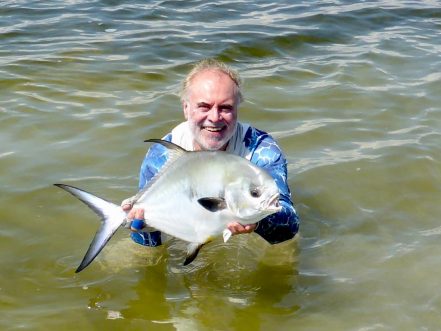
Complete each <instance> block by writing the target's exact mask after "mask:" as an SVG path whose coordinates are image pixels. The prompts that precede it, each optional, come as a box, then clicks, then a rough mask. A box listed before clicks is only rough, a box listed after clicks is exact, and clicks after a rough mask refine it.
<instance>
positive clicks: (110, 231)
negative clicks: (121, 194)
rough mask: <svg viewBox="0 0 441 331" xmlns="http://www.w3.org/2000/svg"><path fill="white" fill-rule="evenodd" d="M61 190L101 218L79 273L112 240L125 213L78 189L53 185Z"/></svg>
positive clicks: (78, 270) (112, 204) (114, 205)
mask: <svg viewBox="0 0 441 331" xmlns="http://www.w3.org/2000/svg"><path fill="white" fill-rule="evenodd" d="M54 185H55V186H58V187H59V188H62V189H63V190H66V191H67V192H69V193H70V194H72V195H73V196H75V197H76V198H78V199H79V200H81V201H82V202H83V203H85V204H86V205H87V206H89V208H90V209H92V210H93V211H94V212H95V213H96V214H97V215H98V216H100V217H101V225H100V227H99V229H98V231H97V232H96V234H95V237H94V238H93V240H92V242H91V244H90V246H89V249H88V250H87V252H86V255H85V256H84V258H83V260H82V261H81V264H80V265H79V267H78V268H77V270H76V271H75V272H80V271H81V270H83V269H84V268H86V267H87V266H88V265H89V264H90V263H91V262H92V261H93V260H94V259H95V257H96V256H97V255H98V254H99V253H100V252H101V250H102V249H103V248H104V246H105V245H106V244H107V242H108V241H109V240H110V238H112V236H113V235H114V233H115V232H116V230H118V228H119V227H120V226H121V225H122V224H123V223H124V220H125V217H126V213H125V212H124V211H123V210H122V209H121V207H120V206H118V205H116V204H114V203H112V202H109V201H106V200H104V199H101V198H99V197H97V196H95V195H93V194H91V193H88V192H86V191H83V190H80V189H79V188H76V187H73V186H70V185H64V184H54Z"/></svg>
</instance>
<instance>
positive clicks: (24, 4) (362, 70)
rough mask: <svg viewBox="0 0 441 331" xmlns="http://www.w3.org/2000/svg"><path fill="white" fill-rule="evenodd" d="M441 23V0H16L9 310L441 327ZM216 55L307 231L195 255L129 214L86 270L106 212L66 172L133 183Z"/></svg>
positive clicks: (168, 323) (0, 100)
mask: <svg viewBox="0 0 441 331" xmlns="http://www.w3.org/2000/svg"><path fill="white" fill-rule="evenodd" d="M440 26H441V16H440V5H439V3H438V2H436V1H430V0H427V1H407V2H397V1H377V2H361V1H360V2H348V1H326V2H311V1H303V2H292V1H279V2H274V1H272V2H271V1H258V2H252V1H247V0H246V1H241V2H237V1H236V2H231V1H220V2H217V3H207V2H205V1H199V0H196V1H187V2H185V1H162V0H155V1H149V2H140V1H136V0H135V1H131V2H126V3H119V2H115V1H104V0H94V1H88V2H86V1H82V0H78V1H68V2H63V3H61V2H54V1H45V2H41V1H31V0H29V1H3V2H2V3H1V5H0V39H1V43H0V54H1V56H0V91H1V92H0V141H1V144H0V170H1V173H2V176H1V180H0V207H1V208H0V224H1V226H0V262H1V264H2V268H1V271H0V279H1V282H0V309H1V311H2V312H3V313H4V315H5V316H7V318H3V319H2V320H1V321H0V329H2V330H16V329H30V330H40V329H41V330H47V329H50V328H53V329H63V330H73V329H74V330H78V329H84V330H101V329H106V330H107V329H110V330H113V329H115V330H125V329H130V330H131V329H133V330H138V329H155V330H156V329H161V330H162V329H167V330H168V329H170V330H176V329H179V330H188V329H191V330H212V329H216V330H230V329H237V330H250V329H271V330H291V329H293V328H295V329H296V330H325V329H326V330H412V331H413V330H423V329H424V330H437V329H439V325H440V324H441V319H440V317H439V311H440V309H441V300H440V295H439V294H438V293H437V291H434V284H437V282H438V274H440V273H441V270H440V265H441V264H440V263H439V259H438V257H437V254H436V252H437V251H438V250H439V239H440V235H441V231H440V227H439V220H438V215H440V213H441V209H440V204H439V196H440V191H441V176H440V171H439V170H440V168H441V159H440V155H441V148H440V144H439V141H440V138H441V131H440V123H441V122H440V121H441V119H440V114H441V112H440V107H439V105H440V104H441V100H440V98H441V89H440V86H441V84H440V80H441V75H440V73H439V68H440V67H441V58H440V54H441V49H440V43H439V28H440ZM210 56H214V57H217V58H219V59H222V60H225V61H227V62H228V63H230V64H232V65H233V66H234V67H235V68H237V69H239V71H240V72H241V73H242V75H243V77H244V78H245V85H244V94H245V98H246V101H245V102H244V103H243V104H242V110H241V113H240V118H241V120H243V121H245V122H250V123H253V124H254V125H255V126H257V127H258V128H261V129H264V130H266V131H269V132H271V133H272V134H273V135H274V136H275V137H276V138H277V139H278V141H279V142H280V145H281V146H282V148H283V150H284V152H285V154H286V157H287V160H288V162H289V164H288V168H289V183H290V185H291V189H292V193H293V198H294V201H295V203H296V207H297V209H298V211H299V214H300V216H301V219H302V221H301V230H300V234H299V236H298V237H297V239H295V240H293V241H289V242H286V243H282V244H280V245H275V246H270V245H268V244H267V243H266V242H265V241H264V240H262V239H261V238H260V237H259V236H257V235H250V236H242V237H240V236H239V237H234V238H233V239H232V240H231V242H229V243H228V244H226V245H225V244H223V243H221V242H220V241H215V242H213V243H211V244H209V245H207V247H204V249H203V250H202V251H201V253H200V254H199V256H198V258H197V259H196V260H195V261H194V263H192V264H191V265H189V266H186V267H183V266H182V261H183V260H184V251H185V245H184V244H183V243H182V242H179V241H177V240H170V241H169V242H168V243H167V244H166V245H164V246H163V247H160V248H156V249H149V248H143V247H139V246H136V245H134V244H133V243H132V242H131V241H130V240H129V239H128V238H127V232H125V231H120V232H119V233H118V234H117V235H116V236H115V238H113V239H112V241H111V242H110V243H109V245H107V246H106V247H105V249H104V250H103V252H102V254H100V255H99V256H98V258H97V259H96V261H94V262H93V263H92V264H91V266H89V267H88V268H87V269H86V270H84V271H83V272H81V273H80V274H75V273H74V270H75V268H76V267H77V266H78V264H79V262H80V260H81V258H82V256H83V255H84V252H85V251H86V249H87V247H88V245H89V244H90V240H91V239H92V237H93V235H94V233H95V231H96V229H97V227H98V220H97V219H96V217H95V215H94V214H93V213H92V212H91V211H89V210H88V209H87V208H85V207H84V206H83V205H81V203H79V202H78V203H74V202H72V200H71V199H70V197H68V196H66V195H64V194H63V193H62V192H59V190H57V189H56V188H55V187H53V186H52V184H53V183H57V182H66V183H70V184H74V185H77V186H79V187H82V188H84V189H86V190H88V191H90V192H93V193H95V194H97V195H99V196H103V197H105V198H106V199H109V200H111V201H115V202H119V201H121V200H123V199H124V198H127V197H128V196H132V195H133V194H134V193H135V191H136V187H137V174H138V171H139V164H140V161H141V160H142V158H143V155H144V153H145V151H146V148H147V146H146V145H145V144H144V143H143V141H144V140H145V139H148V138H159V137H162V136H163V135H164V134H165V133H167V132H168V131H169V130H170V129H171V128H172V127H173V126H174V125H176V124H178V123H179V122H180V121H182V119H183V116H182V112H181V110H180V105H179V98H178V91H179V86H180V85H179V84H180V81H181V79H182V78H183V77H184V75H185V74H186V73H187V71H188V70H189V68H190V66H191V63H193V62H194V61H196V60H198V59H201V58H203V57H210Z"/></svg>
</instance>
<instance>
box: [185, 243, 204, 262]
mask: <svg viewBox="0 0 441 331" xmlns="http://www.w3.org/2000/svg"><path fill="white" fill-rule="evenodd" d="M202 246H204V244H199V243H191V244H189V245H188V247H187V255H186V257H185V261H184V265H187V264H190V263H191V262H193V260H194V259H195V258H196V256H198V253H199V251H200V250H201V248H202Z"/></svg>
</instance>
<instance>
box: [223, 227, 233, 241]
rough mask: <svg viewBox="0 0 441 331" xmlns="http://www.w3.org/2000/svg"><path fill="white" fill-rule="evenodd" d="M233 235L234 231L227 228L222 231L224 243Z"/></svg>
mask: <svg viewBox="0 0 441 331" xmlns="http://www.w3.org/2000/svg"><path fill="white" fill-rule="evenodd" d="M232 235H233V233H232V232H231V231H230V230H228V229H225V230H224V231H223V232H222V237H223V238H224V243H226V242H227V241H228V239H230V238H231V236H232Z"/></svg>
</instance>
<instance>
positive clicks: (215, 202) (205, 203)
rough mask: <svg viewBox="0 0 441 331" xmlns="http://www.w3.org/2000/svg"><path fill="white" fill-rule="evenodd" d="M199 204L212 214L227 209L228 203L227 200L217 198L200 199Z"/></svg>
mask: <svg viewBox="0 0 441 331" xmlns="http://www.w3.org/2000/svg"><path fill="white" fill-rule="evenodd" d="M198 202H199V203H200V205H201V206H202V207H204V208H205V209H207V210H209V211H211V212H216V211H219V210H222V209H225V208H227V203H226V202H225V199H222V198H216V197H207V198H200V199H198Z"/></svg>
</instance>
